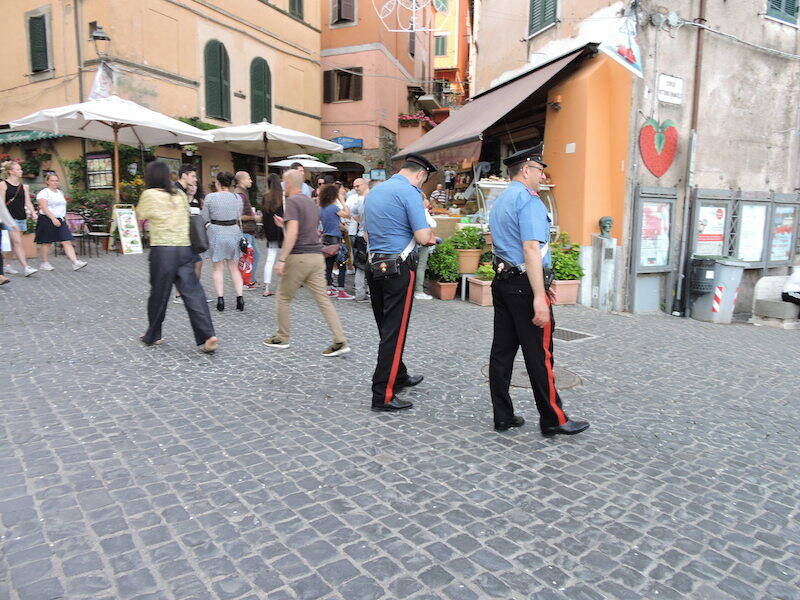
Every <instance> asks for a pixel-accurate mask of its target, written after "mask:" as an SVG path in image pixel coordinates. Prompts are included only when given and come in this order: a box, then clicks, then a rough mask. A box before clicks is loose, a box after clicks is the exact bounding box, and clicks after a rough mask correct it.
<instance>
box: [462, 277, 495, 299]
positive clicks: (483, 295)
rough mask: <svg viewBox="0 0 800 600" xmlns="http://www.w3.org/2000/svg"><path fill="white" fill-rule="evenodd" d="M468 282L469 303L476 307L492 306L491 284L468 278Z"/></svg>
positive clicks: (475, 278)
mask: <svg viewBox="0 0 800 600" xmlns="http://www.w3.org/2000/svg"><path fill="white" fill-rule="evenodd" d="M467 281H469V301H470V302H472V303H473V304H477V305H478V306H491V305H492V282H491V281H484V280H483V279H478V278H477V277H468V278H467Z"/></svg>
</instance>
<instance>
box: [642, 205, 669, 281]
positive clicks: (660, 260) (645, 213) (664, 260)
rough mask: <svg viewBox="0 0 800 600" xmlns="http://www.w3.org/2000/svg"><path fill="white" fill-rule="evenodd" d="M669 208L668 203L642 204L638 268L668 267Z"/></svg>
mask: <svg viewBox="0 0 800 600" xmlns="http://www.w3.org/2000/svg"><path fill="white" fill-rule="evenodd" d="M670 208H671V205H670V203H669V202H643V203H642V233H641V238H640V249H639V252H640V259H639V266H641V267H666V266H668V265H669V232H670V224H671V223H670V221H671V217H672V215H671V210H670Z"/></svg>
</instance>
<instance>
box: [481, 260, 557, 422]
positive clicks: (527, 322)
mask: <svg viewBox="0 0 800 600" xmlns="http://www.w3.org/2000/svg"><path fill="white" fill-rule="evenodd" d="M492 300H493V302H494V339H493V340H492V351H491V354H490V357H489V390H490V392H491V396H492V406H493V408H494V420H495V422H506V423H507V422H509V421H510V420H511V418H512V417H513V416H514V405H513V404H512V402H511V396H510V394H509V387H510V385H511V373H512V370H513V367H514V357H515V356H516V354H517V350H518V349H519V347H520V346H522V355H523V357H524V358H525V367H526V369H527V371H528V377H530V380H531V386H532V388H533V397H534V399H535V400H536V408H537V409H538V410H539V416H540V419H541V421H540V424H541V426H542V427H551V426H555V425H563V424H564V423H566V422H567V416H566V414H564V411H563V409H562V408H561V398H560V397H559V395H558V391H557V390H556V386H555V378H554V375H553V328H554V327H555V321H554V319H553V307H552V305H551V306H550V323H548V324H547V325H546V326H545V327H537V326H536V325H534V324H533V321H532V319H533V290H532V289H531V285H530V282H529V281H528V277H527V275H524V274H523V275H516V276H514V277H511V278H509V279H507V280H503V281H501V280H500V279H495V280H494V281H493V282H492ZM547 302H548V305H550V300H549V298H548V301H547Z"/></svg>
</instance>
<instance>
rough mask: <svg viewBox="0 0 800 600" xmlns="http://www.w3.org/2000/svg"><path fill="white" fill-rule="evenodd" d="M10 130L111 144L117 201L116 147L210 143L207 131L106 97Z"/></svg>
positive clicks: (47, 113) (23, 122)
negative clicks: (32, 131)
mask: <svg viewBox="0 0 800 600" xmlns="http://www.w3.org/2000/svg"><path fill="white" fill-rule="evenodd" d="M10 128H11V129H32V130H35V131H49V132H52V133H58V134H61V135H71V136H74V137H82V138H90V139H94V140H104V141H107V142H114V191H115V194H116V200H117V202H119V183H120V181H119V145H120V144H121V143H122V144H127V145H129V146H160V145H162V144H189V143H197V142H207V141H211V140H212V139H213V138H212V136H211V135H210V133H209V132H207V131H202V130H201V129H197V128H196V127H192V126H191V125H187V124H186V123H183V122H181V121H178V120H177V119H173V118H172V117H168V116H166V115H162V114H161V113H158V112H156V111H154V110H150V109H149V108H145V107H144V106H141V105H139V104H136V103H135V102H131V101H130V100H124V99H122V98H119V97H118V96H109V97H108V98H101V99H98V100H89V101H87V102H81V103H80V104H70V105H67V106H60V107H58V108H48V109H45V110H40V111H39V112H35V113H33V114H31V115H28V116H27V117H22V118H21V119H16V120H15V121H12V122H11V125H10Z"/></svg>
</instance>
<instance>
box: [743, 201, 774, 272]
mask: <svg viewBox="0 0 800 600" xmlns="http://www.w3.org/2000/svg"><path fill="white" fill-rule="evenodd" d="M766 222H767V205H766V204H742V206H741V218H740V219H739V223H740V225H739V232H738V233H737V235H736V238H737V240H738V241H737V244H736V258H738V259H739V260H743V261H747V262H759V261H760V260H761V258H762V255H763V253H764V225H765V224H766Z"/></svg>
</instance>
